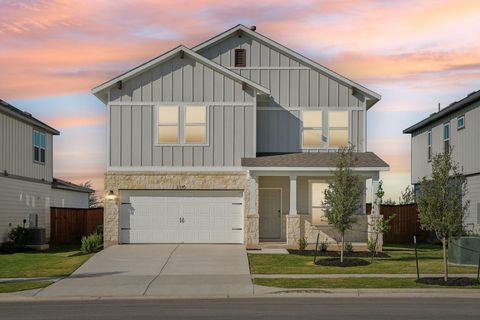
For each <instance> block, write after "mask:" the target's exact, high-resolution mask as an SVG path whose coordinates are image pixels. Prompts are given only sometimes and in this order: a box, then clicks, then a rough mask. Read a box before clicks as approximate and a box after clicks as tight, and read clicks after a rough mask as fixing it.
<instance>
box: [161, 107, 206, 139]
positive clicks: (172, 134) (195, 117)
mask: <svg viewBox="0 0 480 320" xmlns="http://www.w3.org/2000/svg"><path fill="white" fill-rule="evenodd" d="M207 115H208V108H207V107H206V106H159V107H158V124H157V128H158V130H157V136H158V140H157V144H158V145H206V144H207V127H208V123H207V120H208V116H207Z"/></svg>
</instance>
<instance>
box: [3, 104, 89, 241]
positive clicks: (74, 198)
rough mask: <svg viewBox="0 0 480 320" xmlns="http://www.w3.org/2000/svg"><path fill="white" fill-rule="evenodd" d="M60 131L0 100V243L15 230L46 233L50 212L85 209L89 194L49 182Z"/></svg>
mask: <svg viewBox="0 0 480 320" xmlns="http://www.w3.org/2000/svg"><path fill="white" fill-rule="evenodd" d="M59 134H60V132H59V131H58V130H56V129H54V128H52V127H50V126H48V125H47V124H45V123H43V122H41V121H40V120H38V119H36V118H34V117H32V115H31V114H29V113H27V112H23V111H21V110H19V109H17V108H15V107H14V106H12V105H10V104H8V103H7V102H5V101H3V100H0V243H1V242H4V241H5V240H6V239H7V235H8V232H9V231H10V230H11V229H12V228H13V227H16V226H23V225H24V221H25V222H26V223H25V225H26V226H28V227H35V226H38V227H42V228H46V235H47V237H49V234H50V229H49V227H50V207H74V208H87V207H88V195H89V193H90V192H92V191H93V190H90V189H88V188H83V187H81V186H78V185H74V184H72V183H69V182H66V181H63V180H60V179H56V178H54V177H53V136H55V135H59Z"/></svg>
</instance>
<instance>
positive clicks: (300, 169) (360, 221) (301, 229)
mask: <svg viewBox="0 0 480 320" xmlns="http://www.w3.org/2000/svg"><path fill="white" fill-rule="evenodd" d="M369 154H370V158H372V159H371V160H375V161H373V164H375V165H376V166H375V167H374V166H369V167H365V166H364V165H365V163H364V164H363V166H362V167H355V168H352V170H353V171H354V172H355V173H356V174H358V175H359V176H360V177H361V179H362V181H363V183H362V186H363V195H362V207H361V209H360V210H359V212H358V217H357V223H356V225H355V226H354V227H353V228H352V230H350V231H348V232H347V233H346V239H345V240H346V241H348V242H351V243H352V245H353V246H354V250H366V245H367V242H368V239H369V219H371V217H370V216H367V214H366V200H367V190H369V193H370V196H369V197H368V198H369V199H372V200H375V197H376V193H377V190H378V184H379V173H380V171H385V170H388V165H386V164H385V163H384V162H383V161H382V160H381V159H380V158H378V157H377V156H375V155H374V154H371V153H369ZM297 155H303V154H297ZM362 155H365V153H362ZM372 155H373V156H372ZM287 156H289V158H290V159H289V160H295V161H293V162H290V161H289V162H285V161H283V163H282V164H283V165H285V164H287V163H292V164H297V165H296V166H281V167H280V166H278V165H277V166H270V167H265V166H263V167H262V166H258V164H262V161H258V160H257V161H255V164H256V165H257V166H255V167H253V166H250V167H249V168H248V170H249V194H251V195H254V194H255V195H256V201H250V202H249V208H248V212H249V214H248V216H247V221H248V223H247V226H246V227H247V228H246V229H247V230H246V231H247V233H249V234H250V235H255V236H254V237H250V238H249V241H247V245H248V246H249V247H250V248H254V247H288V248H298V241H299V239H302V238H304V239H305V240H306V241H307V242H308V244H309V246H314V245H315V243H316V240H317V235H320V237H319V238H320V241H322V242H328V243H329V245H330V248H329V250H335V248H336V244H337V243H338V241H339V239H340V235H339V234H338V233H337V232H336V231H335V230H333V229H332V227H331V226H329V225H328V223H327V221H326V219H325V217H324V207H323V205H322V203H323V201H324V190H325V189H326V188H327V187H328V182H329V180H331V178H332V176H333V174H334V170H335V168H334V166H333V167H332V165H331V163H330V162H328V163H326V164H329V165H328V166H313V164H315V162H312V161H310V162H309V163H310V164H311V165H310V166H308V167H307V166H304V165H305V164H306V163H304V162H305V161H303V162H302V161H301V160H302V159H305V158H307V159H309V160H314V159H317V160H319V159H318V158H322V159H323V160H326V159H327V158H328V159H330V158H331V157H332V154H330V155H328V154H323V155H322V154H320V155H319V154H312V155H309V156H307V157H301V156H300V157H299V156H295V154H292V155H287ZM278 157H285V155H282V156H269V157H268V158H271V159H270V160H272V158H274V159H275V160H278ZM363 158H365V157H363ZM256 159H261V158H256ZM330 160H331V159H330ZM380 161H381V162H380ZM323 162H325V161H323ZM263 163H265V160H263ZM298 164H299V165H300V166H299V165H298ZM378 165H380V166H378ZM372 202H373V210H372V216H374V215H377V216H378V208H377V205H376V201H372ZM369 217H370V218H369ZM255 228H256V229H257V232H253V229H255Z"/></svg>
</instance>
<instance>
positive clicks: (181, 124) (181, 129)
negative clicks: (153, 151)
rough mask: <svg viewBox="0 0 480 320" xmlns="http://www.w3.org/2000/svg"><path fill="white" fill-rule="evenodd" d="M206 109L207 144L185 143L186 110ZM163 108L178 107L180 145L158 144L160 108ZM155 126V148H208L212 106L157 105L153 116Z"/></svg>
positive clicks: (195, 104) (187, 104) (190, 104)
mask: <svg viewBox="0 0 480 320" xmlns="http://www.w3.org/2000/svg"><path fill="white" fill-rule="evenodd" d="M196 106H198V107H205V112H206V123H205V126H206V128H205V130H206V135H205V140H206V141H205V143H185V120H186V119H185V118H186V112H185V111H186V108H187V107H196ZM163 107H178V140H179V142H178V143H160V142H158V127H159V123H158V111H159V108H163ZM153 118H154V119H153V124H154V132H153V135H154V137H155V139H154V141H153V145H154V146H155V147H208V146H209V145H210V106H209V105H207V104H202V103H182V104H160V105H155V107H154V115H153Z"/></svg>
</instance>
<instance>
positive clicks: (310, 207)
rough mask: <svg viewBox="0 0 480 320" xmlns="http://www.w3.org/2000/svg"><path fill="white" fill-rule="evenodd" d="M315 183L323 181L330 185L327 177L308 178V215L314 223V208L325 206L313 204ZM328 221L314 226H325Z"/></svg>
mask: <svg viewBox="0 0 480 320" xmlns="http://www.w3.org/2000/svg"><path fill="white" fill-rule="evenodd" d="M314 183H323V184H326V185H328V180H327V179H308V215H309V216H310V222H312V225H313V208H314V207H315V208H322V207H325V206H314V205H313V204H312V200H313V184H314ZM327 224H328V222H326V221H325V223H322V224H315V225H314V226H324V225H327Z"/></svg>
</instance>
